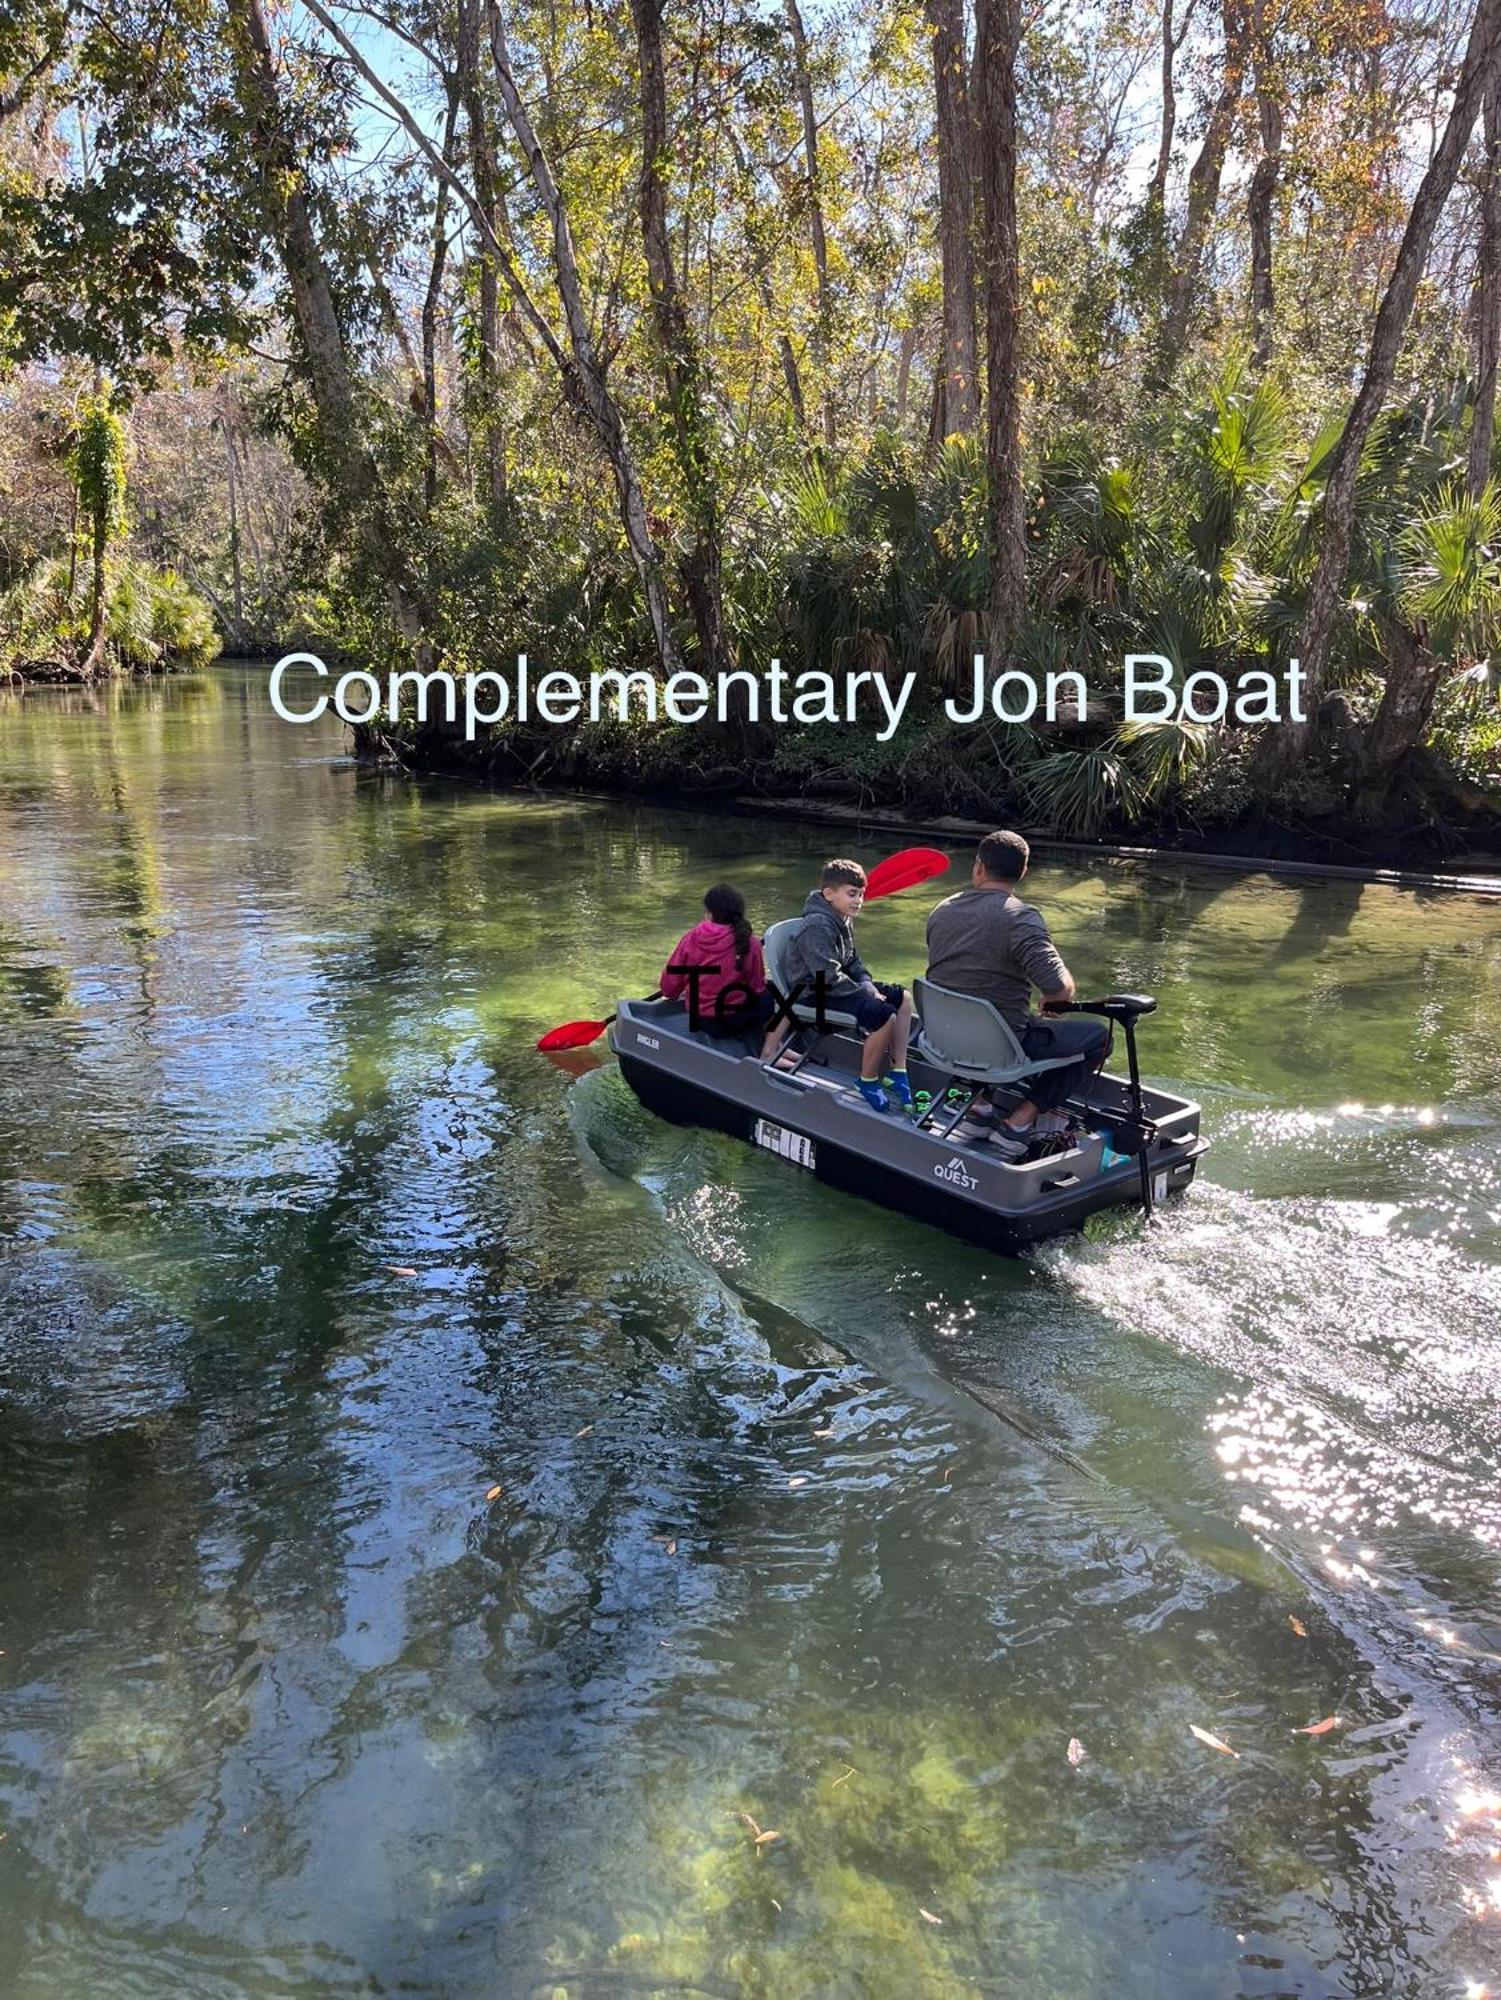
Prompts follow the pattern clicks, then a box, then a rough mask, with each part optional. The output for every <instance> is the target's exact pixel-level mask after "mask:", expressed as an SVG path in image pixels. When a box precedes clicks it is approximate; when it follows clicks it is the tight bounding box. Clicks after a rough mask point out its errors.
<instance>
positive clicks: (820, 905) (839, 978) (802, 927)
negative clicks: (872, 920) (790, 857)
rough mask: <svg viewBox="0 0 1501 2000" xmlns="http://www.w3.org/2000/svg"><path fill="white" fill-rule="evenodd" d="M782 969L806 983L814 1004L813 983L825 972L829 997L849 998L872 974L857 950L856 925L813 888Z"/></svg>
mask: <svg viewBox="0 0 1501 2000" xmlns="http://www.w3.org/2000/svg"><path fill="white" fill-rule="evenodd" d="M782 969H783V971H784V972H785V973H786V975H787V978H788V979H789V980H790V981H791V982H792V984H793V985H794V986H795V985H796V984H797V983H798V981H799V980H802V981H804V982H805V985H806V988H807V998H808V1000H809V1002H810V1004H811V1001H812V996H813V982H814V979H815V978H816V976H817V975H818V974H819V973H820V972H821V973H822V974H823V975H824V979H825V981H826V982H827V983H826V985H825V988H824V993H825V997H826V998H827V999H829V1000H830V1001H834V1000H848V999H849V998H850V997H851V995H852V994H855V993H858V992H859V990H860V988H861V986H862V985H863V983H864V982H865V981H866V980H867V979H869V977H870V974H869V973H868V972H867V971H866V969H865V962H864V960H863V959H862V958H861V956H860V954H859V952H857V951H856V949H855V932H854V927H853V926H852V925H850V924H847V923H846V922H845V920H844V918H843V917H841V916H840V914H839V912H838V911H837V910H836V909H835V908H834V906H833V904H832V903H830V902H829V901H828V900H827V899H826V898H825V896H824V895H823V892H822V891H821V890H819V889H812V890H810V891H809V893H808V900H807V901H806V902H805V903H804V904H803V920H802V922H801V923H800V924H799V925H798V927H797V929H796V930H795V931H794V932H793V933H792V935H791V936H790V937H789V938H788V940H787V942H786V944H785V945H784V946H783V948H782Z"/></svg>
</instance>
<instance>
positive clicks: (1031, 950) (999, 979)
mask: <svg viewBox="0 0 1501 2000" xmlns="http://www.w3.org/2000/svg"><path fill="white" fill-rule="evenodd" d="M928 977H929V979H931V980H932V981H933V984H934V985H935V986H947V987H949V988H950V990H951V991H953V992H955V993H974V994H977V995H978V996H979V997H980V998H981V999H982V1000H989V1001H991V1002H992V1003H993V1004H994V1006H995V1007H996V1008H997V1009H998V1011H999V1013H1000V1015H1001V1018H1002V1019H1003V1020H1005V1021H1009V1022H1010V1024H1011V1026H1012V1027H1013V1028H1016V1027H1020V1025H1021V1023H1022V1022H1023V1021H1025V1020H1026V1018H1027V1013H1028V1010H1029V1009H1030V1007H1031V1004H1032V988H1033V987H1034V986H1035V987H1037V988H1038V990H1039V991H1040V992H1043V993H1056V992H1057V991H1058V989H1059V988H1060V987H1061V986H1062V985H1063V983H1064V981H1065V979H1066V978H1067V977H1068V974H1067V971H1066V969H1065V967H1064V963H1063V960H1062V959H1061V958H1060V957H1059V956H1058V950H1057V947H1056V946H1055V945H1054V943H1053V940H1052V939H1051V938H1050V937H1049V936H1048V927H1047V925H1046V923H1044V921H1043V918H1042V913H1041V911H1039V910H1034V909H1033V907H1032V905H1031V904H1030V903H1024V902H1023V901H1022V899H1021V898H1020V896H1014V895H1010V894H1008V893H1007V892H1006V891H1005V890H1003V889H961V890H960V891H959V893H958V895H957V896H949V897H946V898H945V900H944V901H943V902H941V903H940V904H939V905H938V907H937V909H935V910H934V911H933V912H932V913H931V915H930V916H929V918H928Z"/></svg>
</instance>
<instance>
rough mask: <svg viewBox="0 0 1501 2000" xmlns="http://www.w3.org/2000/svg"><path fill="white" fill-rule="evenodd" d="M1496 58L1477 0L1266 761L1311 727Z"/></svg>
mask: <svg viewBox="0 0 1501 2000" xmlns="http://www.w3.org/2000/svg"><path fill="white" fill-rule="evenodd" d="M1498 68H1501V0H1480V4H1479V7H1478V9H1477V11H1476V15H1475V24H1474V27H1473V29H1472V30H1471V33H1470V38H1469V44H1468V47H1467V48H1466V50H1465V56H1464V62H1463V64H1462V66H1461V69H1460V74H1459V78H1458V81H1457V83H1456V85H1455V89H1454V98H1453V103H1452V104H1451V106H1450V110H1449V117H1448V121H1447V123H1446V124H1445V127H1444V133H1443V137H1442V138H1441V139H1440V141H1439V143H1438V145H1437V147H1436V148H1435V150H1434V153H1433V157H1432V158H1431V160H1430V161H1429V163H1428V168H1427V171H1426V172H1425V173H1424V175H1423V178H1422V181H1421V182H1420V184H1419V187H1418V192H1417V196H1416V199H1415V200H1414V202H1413V205H1412V212H1411V214H1410V215H1409V217H1408V221H1407V228H1406V230H1405V232H1404V233H1403V237H1402V243H1401V247H1400V249H1399V250H1398V252H1397V260H1396V264H1395V265H1394V267H1393V269H1392V274H1391V278H1390V280H1389V282H1388V284H1387V287H1386V291H1385V294H1384V295H1383V297H1382V300H1381V309H1380V311H1379V312H1378V313H1377V315H1376V325H1375V330H1374V332H1373V333H1372V335H1371V346H1370V353H1369V355H1368V356H1367V359H1366V366H1365V374H1364V377H1363V378H1362V381H1361V385H1360V390H1359V393H1358V394H1357V396H1356V398H1355V402H1354V404H1353V406H1352V407H1351V410H1350V414H1349V416H1348V417H1347V418H1346V420H1345V425H1344V429H1343V430H1342V431H1341V433H1340V439H1339V443H1338V444H1337V445H1336V447H1335V450H1334V456H1333V459H1332V461H1331V464H1330V469H1329V477H1328V482H1327V485H1326V486H1325V489H1324V510H1323V526H1322V536H1321V541H1320V547H1319V559H1318V566H1317V568H1316V569H1315V571H1314V575H1313V582H1312V584H1311V586H1310V588H1309V593H1308V604H1307V608H1306V610H1305V612H1304V615H1303V624H1302V630H1301V632H1300V633H1299V643H1298V658H1299V660H1300V661H1301V663H1302V667H1303V673H1304V688H1305V693H1304V702H1305V713H1306V716H1307V718H1308V719H1307V720H1306V721H1304V722H1302V723H1292V722H1289V723H1284V724H1282V725H1281V726H1280V727H1279V728H1278V729H1276V730H1271V731H1269V732H1268V735H1267V744H1268V748H1267V751H1266V753H1265V754H1266V756H1267V758H1268V759H1269V760H1270V761H1271V762H1272V763H1273V764H1274V765H1275V764H1283V765H1285V764H1286V763H1288V762H1290V761H1292V760H1293V759H1294V758H1296V757H1297V756H1299V755H1301V754H1302V753H1303V752H1304V751H1305V750H1306V748H1307V746H1308V744H1309V742H1310V741H1311V740H1312V737H1313V734H1314V732H1315V729H1316V718H1317V714H1318V706H1319V700H1320V697H1321V695H1322V693H1323V687H1324V678H1325V675H1326V673H1327V670H1328V665H1329V650H1330V642H1331V640H1332V638H1333V634H1334V618H1335V608H1336V606H1337V604H1338V602H1339V598H1340V594H1341V592H1342V591H1343V589H1344V584H1345V575H1346V572H1347V571H1348V569H1349V564H1350V538H1351V533H1352V529H1353V525H1354V518H1355V482H1356V477H1357V474H1358V472H1359V469H1360V457H1361V452H1362V450H1363V449H1364V446H1365V442H1366V439H1367V438H1368V437H1369V435H1370V432H1371V427H1372V425H1373V424H1374V423H1375V421H1376V417H1377V415H1378V413H1379V412H1380V409H1381V406H1382V404H1383V403H1384V402H1385V400H1386V396H1387V392H1388V391H1389V389H1390V388H1391V384H1392V379H1393V376H1394V375H1395V373H1396V367H1397V355H1398V351H1399V349H1400V347H1401V344H1402V336H1403V333H1404V332H1405V330H1406V327H1407V322H1408V320H1409V318H1410V317H1411V314H1412V307H1413V300H1414V299H1415V297H1416V295H1417V289H1418V280H1419V279H1420V278H1421V276H1422V274H1423V267H1424V265H1425V264H1426V263H1427V261H1428V248H1429V245H1430V244H1431V243H1432V241H1433V232H1434V229H1435V228H1436V226H1437V223H1438V218H1439V215H1440V212H1441V211H1442V209H1443V206H1444V203H1445V201H1446V200H1447V199H1448V196H1449V191H1450V189H1451V188H1452V187H1453V185H1454V181H1455V177H1456V175H1457V174H1458V172H1459V163H1460V160H1461V158H1462V157H1463V154H1464V149H1465V146H1466V144H1467V143H1468V141H1469V136H1470V132H1471V130H1472V129H1473V127H1474V124H1475V119H1476V116H1477V114H1478V112H1479V110H1480V107H1481V102H1482V99H1483V98H1484V96H1485V93H1486V91H1487V90H1488V89H1489V88H1490V87H1491V86H1492V84H1493V82H1494V80H1495V78H1496V75H1497V72H1498Z"/></svg>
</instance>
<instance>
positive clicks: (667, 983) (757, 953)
mask: <svg viewBox="0 0 1501 2000" xmlns="http://www.w3.org/2000/svg"><path fill="white" fill-rule="evenodd" d="M704 909H705V910H706V911H707V913H708V914H707V915H706V917H705V918H704V921H703V922H702V923H700V924H695V925H694V926H693V929H692V930H691V931H685V932H684V933H683V935H682V937H680V938H679V939H678V942H677V944H676V946H675V947H674V949H673V953H672V956H671V958H669V959H668V961H667V969H666V970H665V971H664V972H663V974H662V994H663V998H664V999H667V1000H681V999H683V998H684V996H685V995H686V997H687V1000H688V1013H689V1025H690V1027H693V1028H702V1029H703V1030H704V1031H705V1033H707V1034H710V1035H713V1036H715V1037H716V1038H718V1039H724V1038H727V1037H729V1036H732V1035H747V1036H749V1035H754V1034H757V1033H758V1032H759V1031H760V1030H761V1029H762V1028H764V1027H765V1026H766V1023H767V1022H768V1021H769V1020H770V1019H771V1017H772V1015H773V1014H774V1013H775V1012H776V1001H775V1000H774V999H773V998H772V995H771V994H770V992H769V991H768V990H767V986H766V962H765V960H764V959H763V958H762V956H761V940H760V939H759V938H758V937H757V936H756V934H755V932H754V931H753V930H752V929H751V927H750V923H749V921H748V919H747V917H746V914H745V898H744V896H742V895H741V893H740V891H739V890H738V889H735V888H732V887H731V886H730V884H729V883H728V882H716V883H715V884H714V887H713V888H712V889H711V890H710V891H709V893H708V894H707V895H706V896H705V897H704ZM781 1040H782V1038H781V1036H780V1035H779V1034H768V1035H767V1036H766V1038H765V1045H764V1046H763V1048H762V1050H761V1057H762V1060H763V1061H769V1060H770V1058H771V1057H772V1056H773V1055H774V1054H775V1053H776V1050H777V1049H778V1047H779V1046H780V1045H781Z"/></svg>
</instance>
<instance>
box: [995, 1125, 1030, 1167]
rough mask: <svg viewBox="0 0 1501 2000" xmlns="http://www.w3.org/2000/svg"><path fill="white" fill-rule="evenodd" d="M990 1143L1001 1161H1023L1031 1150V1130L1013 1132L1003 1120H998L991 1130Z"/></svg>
mask: <svg viewBox="0 0 1501 2000" xmlns="http://www.w3.org/2000/svg"><path fill="white" fill-rule="evenodd" d="M990 1143H991V1144H992V1145H993V1146H994V1147H995V1149H996V1151H997V1152H998V1153H999V1154H1000V1156H1001V1158H1002V1159H1003V1160H1020V1159H1024V1158H1025V1157H1026V1155H1027V1154H1028V1153H1029V1152H1030V1151H1031V1149H1032V1133H1031V1129H1030V1127H1029V1128H1028V1130H1027V1131H1025V1132H1013V1131H1012V1129H1011V1127H1010V1126H1009V1125H1008V1124H1007V1123H1006V1122H1005V1120H1004V1119H998V1120H997V1121H996V1123H995V1125H994V1126H993V1127H992V1128H991V1140H990Z"/></svg>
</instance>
